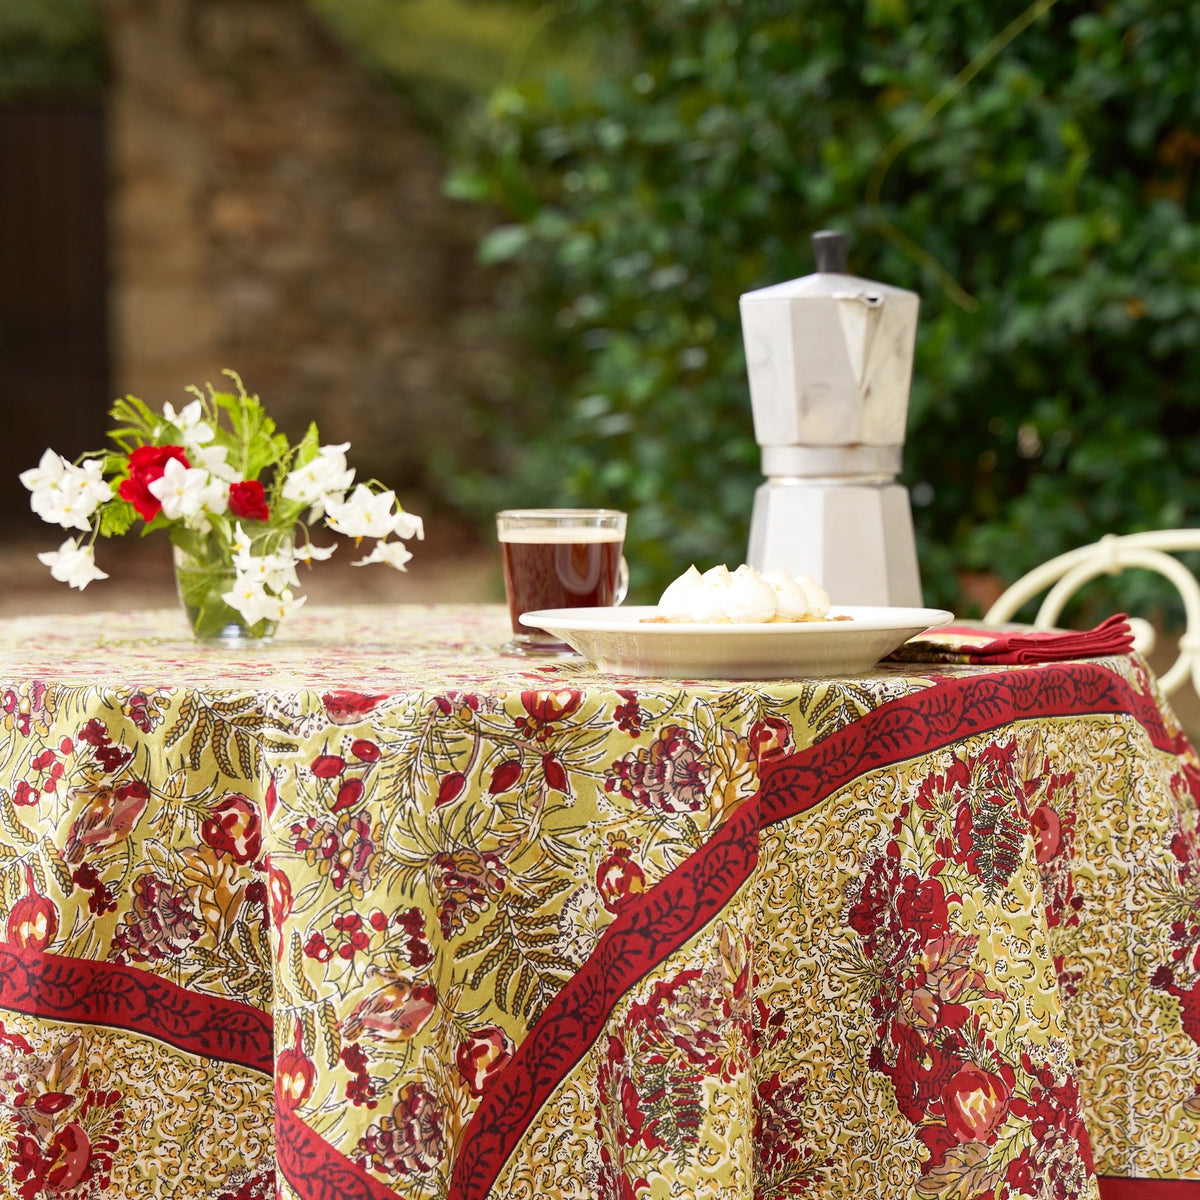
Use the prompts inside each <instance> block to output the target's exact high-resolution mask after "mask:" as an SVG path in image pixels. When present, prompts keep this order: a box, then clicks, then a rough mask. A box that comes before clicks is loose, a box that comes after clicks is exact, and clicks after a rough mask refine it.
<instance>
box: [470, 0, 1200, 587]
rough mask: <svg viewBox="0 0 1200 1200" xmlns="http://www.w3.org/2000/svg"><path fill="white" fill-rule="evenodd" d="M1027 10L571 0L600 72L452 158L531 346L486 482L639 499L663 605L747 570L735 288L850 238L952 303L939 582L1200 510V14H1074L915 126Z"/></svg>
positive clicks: (573, 23)
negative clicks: (824, 239) (831, 236)
mask: <svg viewBox="0 0 1200 1200" xmlns="http://www.w3.org/2000/svg"><path fill="white" fill-rule="evenodd" d="M1025 12H1026V5H1025V4H1024V3H1021V2H1020V0H998V2H997V3H995V4H992V5H986V6H985V5H979V4H977V3H975V2H974V0H865V2H864V0H858V2H854V3H849V4H847V3H844V2H843V0H796V2H791V3H784V2H783V0H740V2H735V0H628V2H626V3H622V4H611V3H604V2H603V0H574V3H571V4H569V5H568V7H567V10H566V12H565V14H564V16H563V17H562V18H561V27H560V29H561V30H564V31H567V32H571V31H573V32H575V33H576V34H578V35H579V36H580V37H587V38H589V39H592V42H593V44H594V45H596V46H597V47H598V48H599V50H598V54H597V57H596V63H597V66H596V74H595V77H594V79H593V80H591V81H590V82H586V81H584V82H581V81H580V80H578V79H574V80H572V79H570V78H567V77H565V76H563V75H557V76H556V75H553V74H550V73H546V74H544V75H543V76H542V77H540V78H539V79H536V80H532V79H526V80H524V81H522V82H519V83H516V84H511V85H505V86H501V87H500V88H498V89H496V90H495V91H494V92H493V93H492V95H491V97H490V99H489V101H488V102H487V104H486V106H485V107H484V108H483V110H482V111H481V113H480V115H479V118H478V122H477V124H476V125H475V126H474V128H473V134H472V138H471V142H470V145H469V148H468V150H467V152H466V153H465V155H464V156H463V161H462V163H461V166H460V169H459V171H458V173H457V174H456V176H455V181H456V184H455V186H456V187H457V188H458V190H459V192H460V194H469V195H471V196H472V197H474V198H477V199H480V198H482V199H486V200H488V201H490V202H492V203H494V204H495V205H497V206H498V207H499V208H500V209H501V210H502V211H503V212H504V213H505V214H506V220H505V223H504V224H503V225H502V226H501V227H500V228H499V229H497V230H496V231H495V232H493V233H492V234H491V235H489V237H488V238H487V239H486V240H485V242H484V251H485V253H486V255H487V256H488V259H489V261H496V262H498V261H505V262H508V263H510V264H511V267H512V271H511V274H510V275H509V277H508V279H507V281H506V285H505V286H506V291H505V293H504V298H503V309H502V311H503V313H504V314H505V316H506V317H507V318H508V319H509V320H510V321H511V322H512V324H513V326H514V328H515V329H516V330H518V332H519V333H520V335H521V337H522V339H523V344H524V345H525V346H526V347H527V355H526V357H525V359H524V361H523V363H522V368H523V369H522V370H521V371H520V372H519V383H518V385H517V386H518V389H519V393H520V394H519V395H518V396H515V397H514V402H513V404H512V405H497V406H494V407H493V408H492V409H490V410H488V411H483V412H481V413H480V414H479V423H480V428H481V430H483V431H484V434H485V436H486V437H487V438H489V439H490V441H491V442H492V443H493V445H494V446H495V447H496V449H497V455H498V458H497V461H498V464H499V469H498V471H497V473H496V475H494V476H493V477H492V478H490V479H488V480H482V479H480V478H476V479H474V480H465V481H463V482H462V484H461V485H460V494H461V496H462V498H463V499H464V500H465V501H468V502H470V503H474V504H477V505H479V506H480V507H481V508H482V507H483V506H484V505H489V504H497V503H517V502H520V503H532V502H535V501H551V500H554V501H559V502H570V501H576V502H587V503H608V504H613V505H618V506H622V507H626V508H628V509H629V510H630V511H631V514H632V520H631V526H630V530H631V532H630V543H629V556H630V562H631V564H633V565H634V572H635V574H634V583H635V587H637V588H640V590H641V592H642V594H643V596H644V595H647V594H649V593H651V592H652V591H653V590H654V589H655V588H657V587H658V586H660V585H661V583H662V582H663V581H664V580H665V579H666V578H668V577H670V576H671V575H673V574H675V573H677V572H678V571H679V570H680V569H682V568H683V567H684V566H686V565H687V563H688V562H689V561H691V560H693V559H694V560H696V561H697V562H698V563H699V564H700V565H701V566H705V565H709V564H711V563H713V562H716V561H727V562H736V561H740V560H741V559H742V558H743V557H744V555H745V543H746V535H747V526H748V520H749V514H750V504H751V497H752V493H753V489H754V487H755V486H756V485H757V484H758V483H759V482H760V480H761V476H760V474H759V470H758V453H757V448H756V446H755V445H754V443H753V434H752V428H751V419H750V409H749V401H748V395H747V389H746V382H745V371H744V364H743V361H742V351H741V330H740V325H739V321H738V313H737V300H738V296H739V295H740V294H741V293H742V292H744V291H746V290H749V289H751V288H754V287H760V286H763V285H766V284H769V283H774V282H778V281H780V280H783V279H788V278H792V277H795V276H798V275H803V274H807V273H809V271H811V270H812V264H811V258H810V255H809V252H808V245H807V242H808V234H809V233H810V232H811V231H813V230H815V229H818V228H822V227H829V226H833V227H837V228H842V229H845V230H847V231H848V232H849V233H850V234H851V235H852V246H851V269H852V270H853V271H855V272H856V273H858V274H862V275H866V276H871V277H874V278H879V279H884V280H887V281H889V282H893V283H896V284H899V285H900V286H904V287H910V288H913V289H914V290H916V291H918V292H920V293H921V295H922V319H921V328H920V332H919V335H918V346H917V362H916V371H915V379H914V390H913V402H912V408H911V413H910V423H909V441H908V448H907V452H906V458H905V462H906V471H905V481H906V482H908V483H909V484H910V485H916V486H915V487H914V494H915V495H918V496H919V497H920V503H917V504H915V506H914V512H915V519H916V523H917V528H918V536H919V541H920V547H921V560H922V567H923V571H924V575H925V587H926V596H927V599H928V600H929V601H931V602H937V603H941V604H949V605H957V604H959V602H960V599H961V595H960V582H961V580H960V574H961V572H963V571H967V572H984V573H997V574H999V575H1000V576H1002V577H1003V578H1004V579H1006V580H1008V579H1012V578H1015V577H1016V576H1017V575H1018V574H1020V573H1021V572H1023V571H1025V570H1027V569H1028V568H1030V567H1032V566H1033V565H1035V564H1036V563H1038V562H1040V561H1042V560H1044V559H1045V558H1047V557H1049V556H1051V555H1052V554H1055V553H1058V552H1059V551H1062V550H1065V549H1069V548H1071V547H1072V546H1075V545H1077V544H1079V543H1080V542H1083V541H1087V540H1089V539H1091V538H1093V537H1097V536H1099V535H1101V534H1102V533H1105V532H1109V531H1116V532H1128V531H1133V530H1137V529H1145V528H1153V527H1158V526H1164V525H1175V524H1179V523H1192V524H1196V523H1200V383H1198V382H1197V380H1198V379H1200V199H1198V195H1200V193H1198V190H1197V189H1198V187H1200V82H1198V78H1200V77H1198V76H1197V74H1196V72H1195V69H1194V63H1195V61H1196V60H1197V58H1198V56H1200V25H1198V24H1197V22H1196V21H1195V20H1194V12H1192V10H1191V6H1188V5H1183V6H1180V5H1178V4H1174V3H1171V2H1170V0H1109V2H1106V3H1104V4H1103V5H1102V6H1101V7H1099V8H1098V9H1097V10H1096V11H1083V10H1082V5H1081V4H1079V3H1075V2H1073V0H1059V3H1057V4H1056V5H1054V6H1053V7H1052V8H1051V9H1050V11H1049V12H1048V13H1047V14H1046V15H1044V16H1041V17H1039V18H1038V19H1037V20H1036V21H1035V22H1034V23H1033V24H1032V25H1031V26H1030V27H1029V28H1027V29H1025V30H1024V32H1022V33H1021V34H1020V35H1019V36H1018V37H1017V38H1016V40H1015V41H1013V42H1012V43H1011V44H1009V45H1008V46H1006V47H1005V48H1004V49H1003V51H1002V52H1001V53H1000V54H999V56H998V57H997V58H996V59H995V60H994V61H992V62H991V63H989V64H988V65H987V66H986V67H985V68H984V69H983V70H982V71H980V72H979V74H978V75H977V76H975V77H974V78H973V79H972V80H971V81H970V83H969V84H968V86H966V87H965V88H964V89H963V90H962V91H960V92H958V94H956V95H955V96H954V98H953V100H952V101H951V102H950V103H949V104H948V105H946V106H945V107H944V108H942V109H941V110H940V111H939V112H937V114H936V116H935V117H934V119H933V120H932V122H931V123H929V124H928V125H917V124H915V123H916V122H918V121H919V119H920V114H921V113H922V111H923V110H925V109H926V108H927V107H933V105H931V102H932V101H934V100H935V98H936V97H938V96H939V95H941V94H943V90H944V89H946V88H947V87H948V86H950V85H951V83H952V81H953V80H954V79H955V78H956V76H958V75H959V73H960V72H962V71H963V69H964V67H965V66H966V65H967V64H968V63H970V61H971V59H972V56H973V55H976V54H978V53H979V52H980V51H981V50H983V49H984V48H985V47H987V46H988V45H989V43H990V42H991V41H992V39H993V38H995V37H996V36H997V35H998V34H999V33H1000V32H1001V31H1002V30H1004V29H1005V28H1006V27H1007V26H1008V25H1009V24H1010V22H1013V21H1015V20H1017V19H1018V18H1020V17H1021V16H1022V14H1023V13H1025ZM898 139H899V140H900V141H901V142H903V143H904V144H905V148H904V149H903V151H902V152H901V153H900V154H899V156H898V157H897V158H896V159H895V161H893V162H891V163H890V165H889V166H888V169H887V170H886V172H885V173H882V186H881V189H880V196H879V204H878V206H877V207H874V206H872V205H871V204H870V203H868V197H869V195H870V182H871V180H872V178H873V177H874V178H875V179H877V180H878V179H879V178H880V177H881V163H885V162H886V160H885V159H884V155H885V152H886V149H887V147H889V146H892V145H894V144H896V142H897V140H898ZM889 227H894V228H895V230H897V231H899V233H900V234H901V235H902V236H901V237H900V238H899V239H898V242H899V244H898V245H896V244H892V243H891V242H890V241H889V240H888V237H887V236H885V235H886V233H887V231H888V228H889ZM908 243H911V245H912V246H913V248H914V249H913V251H912V252H908V251H907V250H906V248H905V247H906V245H907V244H908ZM941 272H945V273H946V274H947V275H948V276H949V277H950V279H952V280H953V282H954V284H956V285H957V286H959V287H961V288H962V289H964V290H965V292H966V293H968V294H969V296H970V297H971V298H973V301H974V303H975V305H976V307H974V308H973V309H972V308H970V307H969V306H968V307H964V306H963V305H961V304H959V303H955V301H954V299H953V296H952V294H951V293H952V292H953V288H952V287H949V286H942V282H943V281H942V277H941V274H940V273H941Z"/></svg>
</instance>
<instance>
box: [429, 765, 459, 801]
mask: <svg viewBox="0 0 1200 1200" xmlns="http://www.w3.org/2000/svg"><path fill="white" fill-rule="evenodd" d="M466 786H467V777H466V776H465V775H464V774H463V773H462V772H461V771H451V772H450V774H449V775H446V776H445V777H444V778H443V779H442V782H441V783H440V784H439V785H438V794H437V799H436V800H434V802H433V803H434V806H435V807H437V808H441V807H442V805H443V804H452V803H453V802H454V801H455V800H457V799H458V798H459V796H461V795H462V794H463V789H464V788H465V787H466Z"/></svg>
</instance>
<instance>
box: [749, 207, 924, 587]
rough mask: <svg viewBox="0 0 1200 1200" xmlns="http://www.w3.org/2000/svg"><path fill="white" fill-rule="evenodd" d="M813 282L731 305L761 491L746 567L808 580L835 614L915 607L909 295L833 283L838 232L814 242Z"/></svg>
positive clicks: (842, 257)
mask: <svg viewBox="0 0 1200 1200" xmlns="http://www.w3.org/2000/svg"><path fill="white" fill-rule="evenodd" d="M812 243H813V252H814V255H815V257H816V266H817V270H816V273H815V274H813V275H806V276H804V278H802V279H793V280H790V281H789V282H787V283H778V284H775V285H773V286H771V287H765V288H761V289H759V290H758V291H754V292H746V293H745V294H744V295H743V296H742V297H741V301H740V306H741V316H742V337H743V340H744V341H745V345H746V369H747V373H748V375H749V380H750V400H751V404H752V406H753V410H754V436H755V440H756V441H757V442H758V444H759V445H760V446H761V447H762V469H763V474H764V475H766V477H767V479H766V482H765V483H763V484H762V485H761V486H760V487H759V488H758V490H757V492H756V493H755V496H754V511H753V515H752V517H751V522H750V547H749V551H748V553H747V561H748V562H749V563H751V564H752V565H753V566H755V567H757V568H758V569H759V570H760V571H765V570H771V569H773V568H783V569H784V570H786V571H789V572H790V573H792V574H801V573H802V574H805V575H811V576H812V577H813V578H814V579H816V580H817V581H818V582H820V583H821V584H822V585H823V586H824V587H825V589H826V591H828V592H829V595H830V598H831V599H832V601H833V603H834V604H866V605H906V606H919V605H920V604H921V577H920V572H919V570H918V567H917V549H916V542H915V540H914V537H913V524H912V509H911V507H910V505H909V499H908V489H907V488H904V487H901V486H900V485H899V484H898V483H896V480H895V476H896V474H897V472H898V471H899V470H900V460H901V455H902V452H903V449H904V431H905V424H906V421H907V418H908V394H909V388H910V386H911V383H912V366H913V346H914V343H915V341H916V335H917V310H918V308H919V306H920V300H919V298H918V296H917V295H916V293H915V292H909V291H905V290H904V289H903V288H897V287H890V286H889V285H888V284H886V283H876V282H874V281H873V280H870V279H860V278H859V277H858V276H857V275H848V274H847V273H846V247H847V239H846V235H845V234H844V233H837V232H833V231H830V230H822V231H821V232H818V233H815V234H813V237H812Z"/></svg>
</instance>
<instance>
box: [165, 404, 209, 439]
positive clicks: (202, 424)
mask: <svg viewBox="0 0 1200 1200" xmlns="http://www.w3.org/2000/svg"><path fill="white" fill-rule="evenodd" d="M163 417H164V418H166V420H168V421H170V423H171V424H172V425H174V426H175V428H176V429H178V430H179V435H180V437H181V439H182V440H183V444H184V445H185V446H186V447H187V448H188V449H189V450H191V449H195V448H197V447H199V446H204V445H206V444H207V443H209V442H211V441H212V440H213V438H214V437H215V436H216V434H215V433H214V432H213V427H212V426H211V425H210V424H208V422H207V421H205V420H204V407H203V405H201V403H200V401H199V400H193V401H192V402H191V403H190V404H185V405H184V406H183V410H182V411H181V412H176V411H175V406H174V405H173V404H169V403H168V404H164V405H163Z"/></svg>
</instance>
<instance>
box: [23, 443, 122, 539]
mask: <svg viewBox="0 0 1200 1200" xmlns="http://www.w3.org/2000/svg"><path fill="white" fill-rule="evenodd" d="M102 469H103V468H102V466H101V463H100V462H99V460H98V459H88V460H86V461H85V462H84V464H83V466H82V467H76V466H73V465H72V464H71V463H69V462H67V460H66V459H65V458H63V457H62V455H61V454H56V453H55V452H54V451H53V450H47V451H46V452H45V453H44V454H43V455H42V458H41V462H39V463H38V465H37V466H36V467H34V468H32V469H30V470H28V471H22V472H21V475H20V480H21V482H22V483H23V484H24V485H25V486H26V487H27V488H29V490H30V492H32V495H31V496H30V498H29V505H30V507H31V508H32V509H33V511H34V512H35V513H37V515H38V516H39V517H41V518H42V520H43V521H48V522H49V523H50V524H52V525H61V526H62V527H63V528H64V529H71V528H74V529H84V530H87V529H90V528H91V524H90V521H91V516H92V513H94V512H95V511H96V506H97V505H98V504H100V503H102V502H103V501H105V500H109V499H111V498H112V488H110V487H109V486H108V484H107V483H106V482H105V481H104V477H103V475H102V473H101V472H102Z"/></svg>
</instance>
